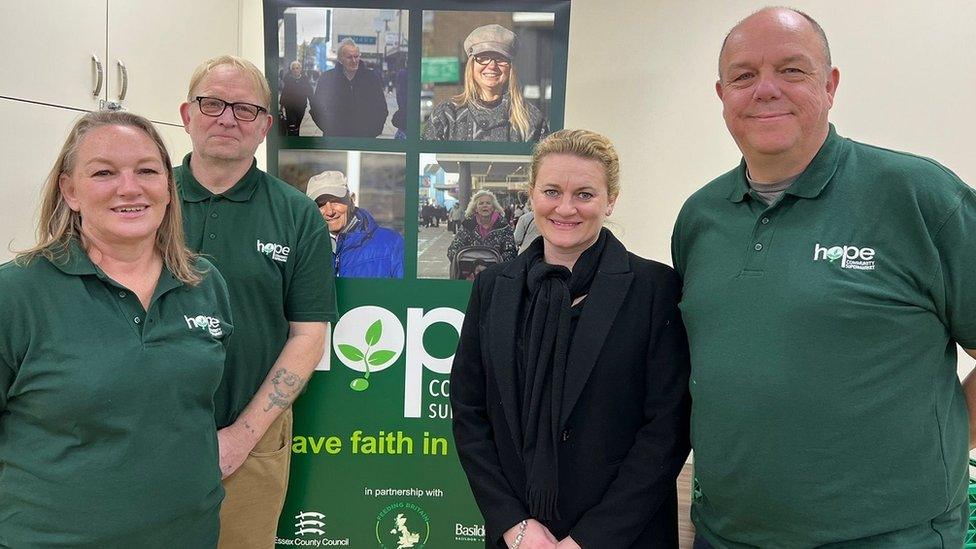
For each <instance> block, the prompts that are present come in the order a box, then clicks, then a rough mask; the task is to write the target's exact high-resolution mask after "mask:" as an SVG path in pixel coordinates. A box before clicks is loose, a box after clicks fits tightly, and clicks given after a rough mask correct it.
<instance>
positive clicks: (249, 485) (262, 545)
mask: <svg viewBox="0 0 976 549" xmlns="http://www.w3.org/2000/svg"><path fill="white" fill-rule="evenodd" d="M291 426H292V414H291V408H290V407H289V408H288V409H287V410H285V411H284V412H282V413H281V415H280V416H278V419H276V420H275V421H274V423H272V424H271V426H270V427H268V431H267V432H266V433H265V434H264V436H263V437H261V440H259V441H258V443H257V444H256V445H255V446H254V449H253V450H251V454H250V455H249V456H247V459H245V460H244V463H243V464H242V465H241V467H240V469H238V470H237V471H234V474H232V475H231V476H229V477H227V478H225V479H224V491H225V492H226V495H225V496H224V502H223V504H221V506H220V541H219V542H218V544H217V547H218V548H219V549H274V546H275V535H276V534H277V531H278V516H279V515H280V514H281V508H282V506H283V505H284V503H285V492H286V491H287V490H288V465H289V463H291Z"/></svg>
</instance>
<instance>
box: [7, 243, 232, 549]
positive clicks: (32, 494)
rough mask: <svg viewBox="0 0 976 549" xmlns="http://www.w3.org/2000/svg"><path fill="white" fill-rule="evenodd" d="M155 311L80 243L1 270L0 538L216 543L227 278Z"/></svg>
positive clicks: (75, 543)
mask: <svg viewBox="0 0 976 549" xmlns="http://www.w3.org/2000/svg"><path fill="white" fill-rule="evenodd" d="M197 266H198V268H200V269H201V271H205V272H206V275H205V278H204V280H203V282H201V283H200V284H199V285H197V286H186V285H184V284H183V283H181V282H180V281H178V280H177V279H176V278H174V277H173V276H172V275H171V274H170V272H169V271H168V270H166V269H165V268H164V269H163V272H162V273H161V274H160V277H159V281H158V282H157V285H156V291H155V293H154V294H153V296H152V301H151V302H150V305H149V309H148V310H143V308H142V305H141V304H140V303H139V300H138V298H137V297H136V296H135V295H134V294H133V293H132V292H130V291H129V290H127V289H126V288H125V287H123V286H121V285H120V284H118V283H117V282H115V281H113V280H112V279H111V278H109V277H108V276H106V275H105V273H104V272H102V270H101V269H99V268H98V267H96V266H95V265H94V264H93V263H92V262H91V260H90V259H89V258H88V255H87V254H85V252H84V251H83V250H81V248H80V247H79V246H78V245H77V244H74V243H73V244H72V245H71V246H70V248H69V255H68V256H67V258H66V260H65V261H63V262H61V263H51V262H50V261H48V260H47V259H44V258H38V259H35V260H34V261H32V262H31V263H30V264H28V265H26V266H24V265H18V264H16V263H12V262H11V263H6V264H4V265H2V266H0V310H2V311H3V314H4V319H5V320H4V323H3V329H2V330H0V547H91V548H98V549H104V548H114V547H118V548H132V547H140V548H171V547H188V548H197V547H198V548H206V547H214V546H215V543H216V538H217V530H218V522H219V521H218V509H219V506H220V501H221V499H222V498H223V489H222V488H221V484H220V469H219V467H218V453H217V434H216V430H215V426H214V421H213V395H214V392H215V391H216V389H217V385H218V383H219V381H220V376H221V372H222V370H223V364H224V355H225V345H224V344H225V341H227V338H228V336H229V335H230V333H231V332H232V331H233V326H232V324H231V313H230V302H229V299H228V295H227V288H226V285H225V283H224V280H223V278H222V277H221V276H220V273H218V272H217V271H216V270H214V269H213V268H212V265H210V263H208V262H207V261H206V260H204V259H201V260H199V263H198V265H197Z"/></svg>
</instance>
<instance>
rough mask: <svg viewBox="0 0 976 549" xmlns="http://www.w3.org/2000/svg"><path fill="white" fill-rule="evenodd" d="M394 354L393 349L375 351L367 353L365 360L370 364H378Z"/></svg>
mask: <svg viewBox="0 0 976 549" xmlns="http://www.w3.org/2000/svg"><path fill="white" fill-rule="evenodd" d="M394 355H396V353H395V352H394V351H375V352H373V354H371V355H369V358H367V359H366V362H367V363H368V364H369V365H370V366H379V365H380V364H383V363H384V362H386V361H388V360H390V359H391V358H393V356H394Z"/></svg>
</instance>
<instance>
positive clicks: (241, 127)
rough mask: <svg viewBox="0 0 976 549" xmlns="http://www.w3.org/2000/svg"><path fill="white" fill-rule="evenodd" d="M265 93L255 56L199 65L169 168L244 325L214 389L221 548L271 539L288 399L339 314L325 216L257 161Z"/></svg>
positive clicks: (260, 544) (282, 479)
mask: <svg viewBox="0 0 976 549" xmlns="http://www.w3.org/2000/svg"><path fill="white" fill-rule="evenodd" d="M270 97H271V92H270V90H269V88H268V83H267V81H266V80H265V79H264V75H263V74H261V71H259V70H258V69H257V67H255V66H254V65H253V64H252V63H250V62H249V61H246V60H244V59H240V58H237V57H232V56H223V57H218V58H215V59H211V60H209V61H206V62H204V63H203V64H202V65H200V66H199V67H198V68H197V70H196V72H195V73H194V74H193V77H192V79H191V80H190V89H189V94H188V96H187V101H186V103H183V104H182V105H181V106H180V114H181V115H182V118H183V125H184V127H185V128H186V131H187V133H189V134H190V139H191V141H192V142H193V152H192V153H190V154H188V155H186V157H185V158H184V159H183V165H182V166H179V167H177V168H176V169H175V171H174V177H175V178H176V181H177V184H178V185H179V190H180V196H181V198H182V199H183V216H184V227H185V229H186V238H187V244H188V245H189V247H190V248H191V249H193V250H194V251H196V252H199V253H201V254H204V255H205V256H206V257H207V258H208V259H210V260H211V261H212V262H213V263H214V264H215V265H216V266H217V268H218V269H219V270H220V272H221V273H222V274H223V275H224V278H225V279H226V280H227V286H228V289H229V291H230V304H231V308H232V310H233V312H234V315H235V319H237V320H238V322H237V324H238V325H239V326H240V328H238V329H237V330H236V334H235V338H234V339H233V340H232V342H231V343H230V346H229V347H228V349H227V364H226V366H225V368H224V378H223V380H222V381H221V384H220V388H219V389H218V391H217V394H216V396H215V397H214V400H215V402H214V404H215V407H216V413H217V418H216V422H217V429H218V431H217V439H218V443H219V447H220V469H221V474H222V475H223V478H224V489H225V491H226V496H225V498H224V502H223V504H222V506H221V510H220V543H219V547H221V548H231V547H232V548H234V549H241V548H254V549H259V548H260V549H267V548H270V547H274V542H275V530H276V528H277V524H278V515H279V514H280V513H281V508H282V505H283V503H284V497H285V490H286V488H287V484H288V464H289V458H290V453H291V403H292V401H294V399H295V398H296V397H297V396H298V394H299V393H300V392H301V390H302V389H303V388H304V386H305V383H306V382H307V381H308V378H309V376H310V375H311V374H312V372H313V370H314V369H315V365H316V364H317V363H318V361H319V359H320V358H321V357H322V353H323V349H324V341H325V334H326V329H327V324H328V323H329V322H333V321H335V319H336V304H335V289H334V286H333V276H332V246H331V242H330V239H329V231H328V227H327V226H326V225H325V223H324V222H323V221H322V216H321V215H319V212H318V210H317V209H316V207H315V203H314V202H312V201H311V200H309V199H308V198H307V197H306V196H305V195H304V194H303V193H301V192H299V191H297V190H296V189H294V188H292V187H290V186H289V185H288V184H287V183H285V182H283V181H281V180H280V179H277V178H275V177H272V176H271V175H268V174H267V173H265V172H263V171H261V170H259V169H258V168H257V166H256V163H255V161H254V152H255V151H256V150H257V147H258V145H260V144H261V142H262V141H263V140H264V138H265V136H266V135H267V134H268V130H269V129H270V127H271V122H272V117H271V115H270V114H269V113H268V106H269V102H270Z"/></svg>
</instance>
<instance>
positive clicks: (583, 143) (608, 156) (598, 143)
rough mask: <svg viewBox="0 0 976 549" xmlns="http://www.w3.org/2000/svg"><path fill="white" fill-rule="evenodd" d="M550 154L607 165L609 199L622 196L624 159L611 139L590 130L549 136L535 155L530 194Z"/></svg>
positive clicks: (605, 170)
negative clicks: (622, 164) (544, 159)
mask: <svg viewBox="0 0 976 549" xmlns="http://www.w3.org/2000/svg"><path fill="white" fill-rule="evenodd" d="M550 154H571V155H573V156H578V157H579V158H585V159H588V160H596V161H597V162H599V163H600V164H602V165H603V175H604V177H605V178H606V180H607V196H609V197H610V199H611V200H613V199H615V198H617V195H619V194H620V157H619V156H617V149H616V148H614V146H613V143H611V142H610V139H609V138H607V136H605V135H603V134H599V133H596V132H594V131H590V130H559V131H557V132H555V133H551V134H549V135H547V136H546V137H545V138H544V139H542V141H539V143H537V144H536V146H535V149H533V151H532V169H531V171H530V174H529V191H531V190H532V189H534V188H535V177H536V174H538V173H539V164H541V163H542V159H543V158H545V157H546V156H548V155H550Z"/></svg>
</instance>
